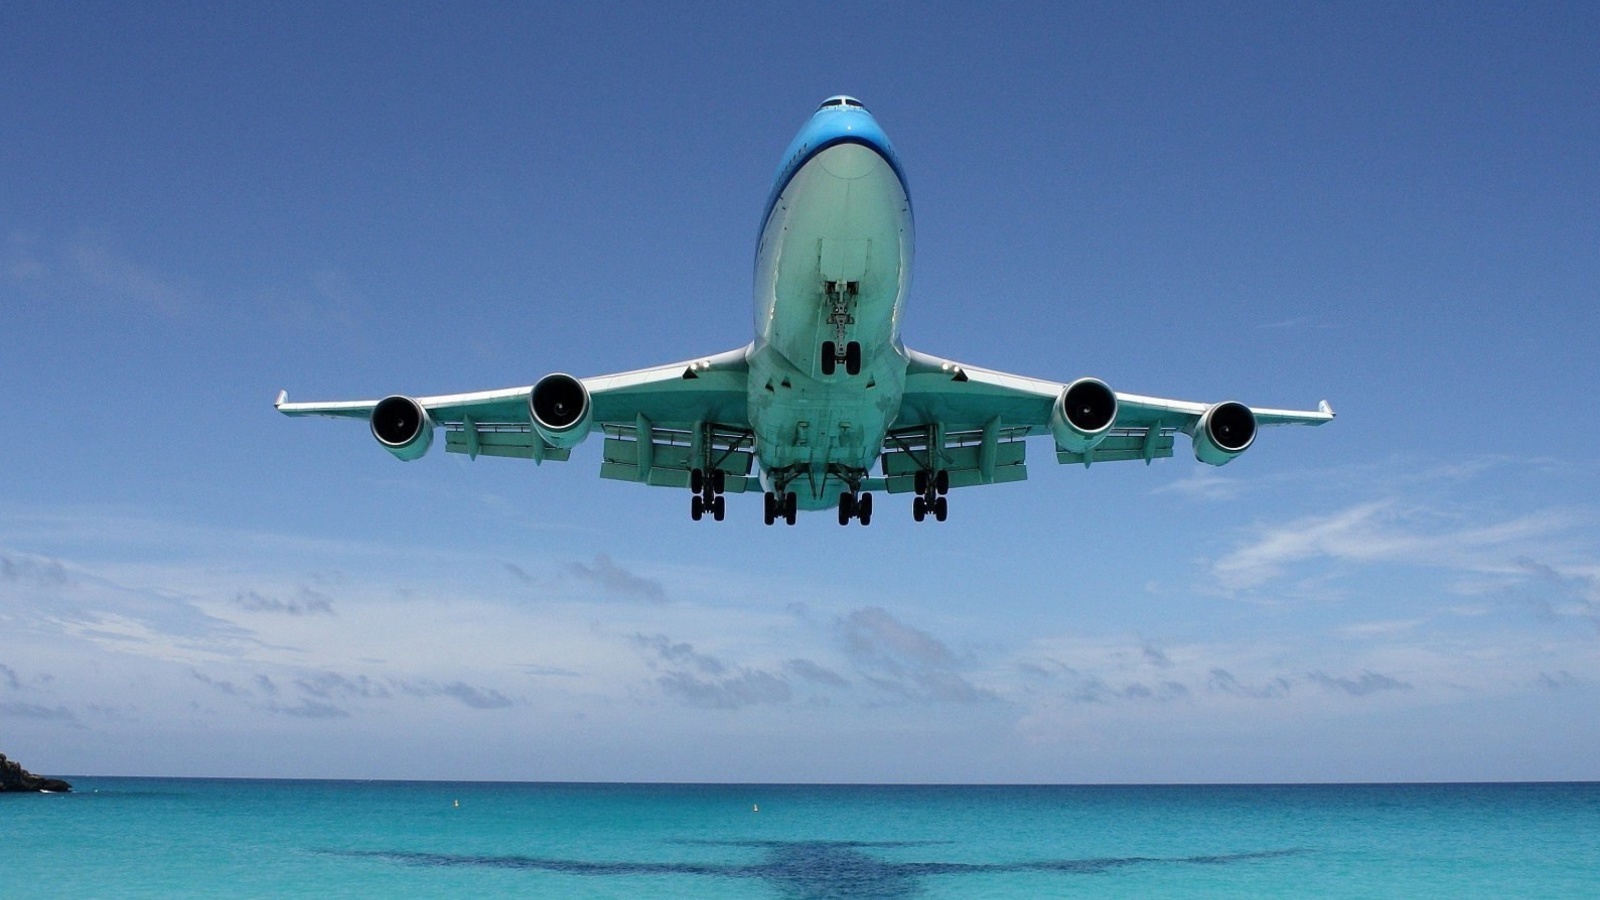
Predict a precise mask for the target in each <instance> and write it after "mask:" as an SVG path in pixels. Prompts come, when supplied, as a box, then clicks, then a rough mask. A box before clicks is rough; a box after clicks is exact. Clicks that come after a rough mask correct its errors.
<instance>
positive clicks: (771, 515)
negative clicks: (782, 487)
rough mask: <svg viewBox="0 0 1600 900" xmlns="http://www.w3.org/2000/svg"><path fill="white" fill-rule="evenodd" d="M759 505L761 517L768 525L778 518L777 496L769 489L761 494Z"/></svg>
mask: <svg viewBox="0 0 1600 900" xmlns="http://www.w3.org/2000/svg"><path fill="white" fill-rule="evenodd" d="M761 506H762V513H761V515H762V518H763V519H765V520H766V522H767V524H768V525H771V524H772V523H773V522H776V521H777V520H778V498H777V497H776V496H775V495H774V494H773V493H772V492H771V491H767V492H766V493H765V494H762V495H761Z"/></svg>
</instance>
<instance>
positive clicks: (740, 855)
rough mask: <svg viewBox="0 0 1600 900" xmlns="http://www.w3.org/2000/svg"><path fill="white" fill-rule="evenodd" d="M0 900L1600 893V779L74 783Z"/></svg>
mask: <svg viewBox="0 0 1600 900" xmlns="http://www.w3.org/2000/svg"><path fill="white" fill-rule="evenodd" d="M72 781H73V784H74V787H75V788H76V790H75V792H74V793H71V794H57V795H0V897H7V898H10V897H29V898H32V897H74V898H77V897H84V898H89V897H117V898H120V897H463V898H472V900H482V898H493V897H535V898H538V897H562V898H565V897H601V898H604V897H617V898H623V897H627V898H636V897H667V898H673V897H695V898H719V897H752V898H785V900H822V898H875V900H884V898H953V897H960V898H969V900H970V898H987V897H1139V898H1187V897H1207V898H1216V897H1272V896H1275V897H1288V896H1292V897H1330V898H1336V897H1406V898H1426V897H1439V898H1450V900H1461V898H1468V897H1517V898H1534V897H1563V898H1567V897H1570V898H1586V897H1600V784H1593V783H1584V784H1471V785H1313V786H1168V787H1159V786H1107V787H1087V786H1085V787H1070V786H1043V787H1040V786H1026V787H1025V786H986V787H961V786H859V785H851V786H814V785H610V784H492V783H442V782H427V783H421V782H349V781H248V780H203V779H202V780H196V779H145V778H75V779H72Z"/></svg>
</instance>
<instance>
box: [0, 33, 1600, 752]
mask: <svg viewBox="0 0 1600 900" xmlns="http://www.w3.org/2000/svg"><path fill="white" fill-rule="evenodd" d="M547 7H548V8H547ZM1597 36H1600V15H1597V13H1596V11H1595V9H1594V8H1593V7H1592V6H1590V5H1586V4H1572V5H1559V4H1540V5H1533V6H1531V7H1530V8H1522V7H1521V6H1518V7H1511V6H1503V5H1475V4H1464V5H1451V6H1450V7H1449V8H1448V9H1447V10H1445V9H1434V8H1431V7H1407V6H1397V5H1389V4H1339V5H1331V6H1329V5H1313V4H1292V5H1283V4H1263V5H1253V4H1228V5H1224V6H1222V7H1221V8H1218V7H1216V5H1214V4H1199V5H1180V4H1158V5H1122V4H1117V5H1109V4H1108V5H1088V4H1084V5H1072V6H1068V7H1066V8H1058V5H1057V4H1044V5H1041V6H1039V7H1031V6H1027V5H1009V6H1006V7H1004V8H998V9H988V8H979V7H960V6H952V7H941V6H927V5H923V6H899V5H891V4H882V5H874V6H868V7H866V8H865V9H863V8H861V7H860V6H859V5H855V4H850V5H842V6H815V7H800V8H785V9H782V10H776V9H774V10H770V11H769V10H766V9H765V8H763V7H762V6H761V5H759V4H757V5H752V4H730V5H726V6H721V7H717V6H712V5H705V6H700V7H696V8H693V9H680V8H676V7H669V8H659V5H654V4H646V5H641V6H637V7H635V6H627V5H600V4H596V5H592V6H591V5H578V4H572V5H555V4H549V5H531V4H508V5H503V6H497V5H482V6H479V7H476V8H474V9H472V10H467V11H463V10H461V9H458V8H454V7H447V6H444V5H439V6H432V5H428V6H424V5H405V6H401V7H396V6H394V5H392V4H372V5H358V4H334V5H327V4H324V5H315V6H311V5H305V6H265V7H260V6H255V7H250V6H245V7H241V6H237V5H234V6H226V7H218V6H216V5H215V4H196V5H193V6H180V5H158V4H138V5H135V6H129V5H126V4H39V3H21V4H9V5H7V6H6V7H5V8H4V9H3V10H0V310H3V313H4V315H3V319H0V404H3V412H4V415H3V421H4V422H5V425H4V429H5V432H4V434H5V437H6V440H4V441H0V473H4V474H3V475H0V634H3V637H0V750H3V752H6V753H7V754H9V755H10V756H12V757H13V758H15V759H18V760H20V761H22V762H23V764H24V765H27V766H29V767H30V768H32V769H34V770H36V771H47V772H54V773H87V774H133V775H146V774H150V775H156V774H200V775H252V776H307V777H380V778H386V777H409V778H506V779H583V780H705V781H742V780H760V781H960V782H988V781H1028V782H1084V781H1089V782H1098V781H1135V782H1137V781H1162V782H1194V781H1301V780H1315V781H1340V780H1391V779H1419V780H1435V779H1524V778H1531V779H1552V778H1554V779H1592V778H1600V764H1597V761H1596V757H1595V755H1594V753H1593V747H1594V746H1596V744H1597V743H1600V725H1597V724H1596V723H1600V549H1597V548H1600V490H1597V488H1600V466H1597V459H1596V454H1595V450H1594V447H1595V446H1596V444H1597V441H1596V439H1597V437H1600V434H1597V430H1600V425H1597V424H1596V417H1595V415H1594V409H1595V400H1594V392H1595V389H1596V385H1600V371H1597V370H1600V366H1597V364H1596V361H1595V347H1596V346H1600V253H1597V249H1600V213H1597V212H1596V211H1597V210H1600V168H1597V167H1596V165H1595V161H1596V159H1600V108H1597V101H1596V97H1600V67H1597V66H1596V63H1595V58H1594V53H1593V48H1594V46H1595V40H1596V38H1597ZM841 91H843V92H849V93H851V94H854V95H856V96H859V97H861V98H862V99H863V100H864V101H865V102H866V103H867V105H868V106H869V107H871V108H872V110H873V111H874V113H875V114H876V115H877V117H878V119H879V121H880V122H881V123H882V124H883V126H884V127H885V128H886V129H887V131H888V132H889V134H890V135H891V137H892V138H893V139H894V141H895V144H896V147H897V149H898V150H899V152H900V154H901V156H902V158H903V160H904V163H905V165H906V167H907V170H908V175H909V178H910V181H911V188H912V192H913V197H914V199H915V202H916V210H917V226H918V256H917V263H916V265H917V269H916V273H915V280H914V284H913V293H912V299H911V307H910V310H909V316H908V320H907V324H906V334H905V337H906V341H907V343H908V344H909V345H911V346H913V347H917V348H919V349H925V350H928V351H930V352H933V353H937V354H940V355H944V356H950V357H955V358H958V359H961V360H964V361H969V362H971V363H974V364H978V365H986V366H991V367H996V368H1003V369H1008V370H1011V371H1015V372H1019V373H1024V374H1030V375H1037V376H1040V377H1048V378H1054V379H1058V380H1069V379H1071V378H1074V377H1077V376H1079V375H1096V376H1098V377H1101V378H1104V379H1105V380H1107V381H1108V382H1109V383H1110V384H1111V385H1112V386H1114V387H1116V388H1118V389H1120V390H1124V391H1130V392H1136V393H1147V394H1156V395H1164V396H1173V397H1182V398H1187V399H1196V400H1221V399H1228V398H1237V399H1240V400H1244V401H1246V402H1249V403H1252V404H1255V405H1262V406H1279V407H1283V406H1291V407H1308V406H1311V405H1314V404H1315V402H1316V401H1317V400H1319V399H1321V398H1323V397H1326V398H1328V399H1329V400H1331V401H1332V402H1333V404H1334V406H1335V408H1336V409H1337V410H1338V411H1339V413H1340V418H1339V420H1338V421H1337V422H1336V423H1334V424H1333V425H1331V426H1328V427H1325V428H1320V429H1279V430H1275V431H1271V432H1267V433H1264V434H1263V435H1262V436H1261V439H1260V440H1259V441H1258V442H1257V445H1256V447H1255V448H1254V449H1252V450H1251V452H1250V453H1248V454H1246V455H1245V456H1243V457H1241V458H1240V459H1239V460H1237V461H1235V462H1234V463H1233V464H1231V465H1229V466H1227V467H1226V468H1222V469H1211V468H1209V467H1205V466H1201V465H1200V464H1198V463H1196V462H1194V461H1193V460H1192V459H1191V458H1189V456H1188V453H1187V449H1186V447H1184V446H1182V443H1183V442H1182V441H1181V440H1180V447H1179V455H1178V456H1177V457H1176V458H1174V459H1172V460H1166V461H1161V462H1158V463H1157V464H1156V465H1154V466H1152V467H1149V468H1145V467H1142V466H1137V465H1129V466H1111V465H1107V466H1099V467H1096V468H1094V469H1093V470H1089V471H1084V470H1081V469H1068V468H1063V467H1059V466H1057V465H1056V464H1055V463H1054V461H1053V457H1052V454H1050V452H1049V449H1050V448H1049V447H1048V446H1046V445H1044V444H1034V445H1032V447H1031V453H1030V456H1031V457H1032V465H1031V467H1030V480H1029V481H1028V482H1026V483H1025V484H1020V485H1004V486H997V487H993V488H987V489H984V490H968V491H961V492H958V493H957V494H955V495H954V496H953V497H952V501H953V502H952V513H951V521H950V522H948V523H945V524H944V525H943V526H935V525H929V524H923V525H920V526H919V525H916V524H915V523H913V522H912V521H911V517H910V515H909V514H907V513H906V512H905V511H904V510H902V509H900V507H901V506H902V505H904V504H902V503H900V502H898V501H896V502H893V503H886V504H884V505H883V507H882V508H880V510H879V513H878V515H877V516H876V518H875V521H874V523H873V525H872V527H871V528H868V529H861V528H852V529H850V530H844V529H840V528H839V527H838V525H837V524H836V523H835V522H834V521H833V520H832V519H831V517H830V516H826V515H816V516H810V517H807V518H803V519H802V521H801V523H800V525H799V526H797V527H796V528H793V529H782V528H775V529H768V528H765V527H763V526H762V524H761V517H760V511H759V502H758V501H756V500H752V499H751V498H748V497H747V498H743V499H744V501H748V502H741V499H740V498H738V497H732V498H730V500H731V501H732V502H731V503H730V511H729V521H727V522H725V523H722V524H720V525H715V524H712V523H699V524H696V523H692V522H690V521H689V518H688V516H687V515H686V508H687V505H688V502H687V497H686V496H684V495H683V494H682V493H681V492H674V491H667V490H660V489H645V488H640V487H639V486H637V485H630V484H621V483H616V482H609V481H602V480H600V479H599V478H598V477H597V471H598V468H599V447H598V445H597V442H591V443H589V444H585V445H584V446H582V447H580V448H579V449H578V451H576V452H575V453H574V456H573V460H572V461H571V462H570V463H567V464H564V465H557V464H550V465H546V466H543V467H537V468H536V467H534V466H531V465H528V464H525V463H520V462H516V461H510V460H499V459H484V460H479V461H477V462H469V461H467V460H465V459H464V458H460V457H457V456H453V455H452V456H448V457H447V456H446V455H445V454H443V453H434V454H431V455H430V456H428V457H426V458H424V459H423V460H420V461H418V462H415V463H409V464H401V463H398V462H396V461H395V460H393V459H391V458H389V457H388V456H387V455H386V454H385V453H383V452H382V451H381V450H380V449H379V448H378V447H377V446H375V445H374V443H373V442H372V440H371V438H370V436H368V435H367V434H366V431H365V429H364V428H363V427H362V426H361V425H360V424H359V423H341V422H334V421H322V420H288V419H284V418H282V417H280V416H278V415H277V414H276V413H274V412H273V410H272V408H271V401H272V398H273V396H274V395H275V393H276V391H277V390H278V389H280V388H287V389H289V390H290V392H291V395H292V396H293V397H295V398H296V399H305V400H311V399H338V398H357V397H373V396H381V395H383V394H387V393H391V392H406V393H414V394H426V393H440V392H451V391H460V390H473V389H483V388H491V387H502V386H510V385H517V384H527V383H531V382H532V381H534V380H536V379H537V378H538V377H539V376H541V375H543V374H545V373H547V372H551V371H572V372H575V373H577V374H582V375H589V374H599V373H604V372H610V371H619V370H624V369H629V368H636V367H639V366H642V365H649V364H655V363H663V362H670V361H673V360H677V359H683V358H688V357H693V356H698V355H702V354H705V353H708V352H713V351H718V350H723V349H729V348H733V347H736V346H740V345H742V344H743V343H745V342H746V341H748V340H749V332H750V324H749V321H750V277H751V273H750V263H751V256H752V252H753V249H754V239H755V229H756V226H757V224H758V223H757V221H756V220H757V217H758V216H759V214H760V206H761V201H762V199H763V198H764V197H765V195H766V192H767V189H768V187H769V181H770V178H771V177H772V173H773V169H774V167H775V166H776V164H777V163H778V161H779V160H778V156H779V154H780V153H781V152H782V150H783V148H784V147H785V145H786V144H787V142H788V140H789V139H790V137H791V136H792V135H793V133H794V132H795V130H797V129H798V128H799V126H800V125H801V124H802V122H803V121H804V120H805V118H806V117H807V116H808V115H809V114H810V112H811V110H812V109H813V108H814V107H815V105H816V104H817V103H818V102H819V101H820V100H821V99H822V98H823V97H826V96H828V95H829V94H832V93H837V92H841ZM885 499H886V498H885Z"/></svg>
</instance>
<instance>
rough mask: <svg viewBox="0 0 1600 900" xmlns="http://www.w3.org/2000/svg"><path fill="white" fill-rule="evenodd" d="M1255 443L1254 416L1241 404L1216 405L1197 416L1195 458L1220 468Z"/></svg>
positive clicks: (1230, 401) (1248, 408)
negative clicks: (1198, 420)
mask: <svg viewBox="0 0 1600 900" xmlns="http://www.w3.org/2000/svg"><path fill="white" fill-rule="evenodd" d="M1255 440H1256V414H1255V413H1253V412H1251V411H1250V407H1248V406H1245V405H1244V404H1243V403H1235V402H1234V401H1232V400H1229V401H1228V402H1226V403H1218V404H1216V405H1214V406H1212V407H1211V408H1209V409H1207V410H1206V411H1205V414H1204V415H1202V416H1200V422H1199V424H1198V425H1196V426H1195V429H1194V458H1195V459H1198V460H1200V461H1201V462H1203V463H1205V464H1206V465H1210V466H1220V465H1222V464H1224V463H1226V462H1228V461H1229V460H1231V459H1233V458H1234V457H1235V456H1238V455H1239V454H1241V453H1243V452H1245V451H1246V450H1249V449H1250V445H1251V444H1253V443H1255Z"/></svg>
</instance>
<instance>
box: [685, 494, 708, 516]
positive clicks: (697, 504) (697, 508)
mask: <svg viewBox="0 0 1600 900" xmlns="http://www.w3.org/2000/svg"><path fill="white" fill-rule="evenodd" d="M705 514H706V501H705V498H704V497H702V496H700V495H699V494H695V495H694V499H693V500H690V501H689V518H691V519H694V520H695V521H696V522H698V521H700V517H701V516H703V515H705Z"/></svg>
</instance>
